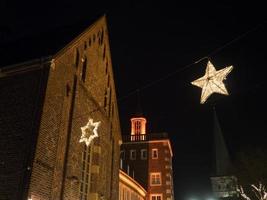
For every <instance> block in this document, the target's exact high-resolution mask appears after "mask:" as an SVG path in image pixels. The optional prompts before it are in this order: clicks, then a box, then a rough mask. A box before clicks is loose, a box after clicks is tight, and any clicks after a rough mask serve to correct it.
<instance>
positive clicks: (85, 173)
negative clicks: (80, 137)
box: [80, 145, 91, 199]
mask: <svg viewBox="0 0 267 200" xmlns="http://www.w3.org/2000/svg"><path fill="white" fill-rule="evenodd" d="M81 167H82V176H81V181H80V199H87V196H88V194H89V190H90V187H89V186H90V181H91V180H90V178H91V177H90V167H91V146H89V147H87V146H86V145H84V150H83V153H82V165H81Z"/></svg>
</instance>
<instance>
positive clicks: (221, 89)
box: [191, 61, 233, 104]
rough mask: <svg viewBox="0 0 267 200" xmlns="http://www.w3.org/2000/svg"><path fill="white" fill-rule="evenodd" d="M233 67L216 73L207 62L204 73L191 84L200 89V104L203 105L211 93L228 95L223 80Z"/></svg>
mask: <svg viewBox="0 0 267 200" xmlns="http://www.w3.org/2000/svg"><path fill="white" fill-rule="evenodd" d="M232 69H233V66H229V67H225V68H223V69H221V70H219V71H216V69H215V67H214V66H213V64H212V63H211V62H210V61H208V64H207V68H206V73H205V75H204V76H203V77H201V78H199V79H197V80H195V81H193V82H191V83H192V85H195V86H197V87H200V88H202V93H201V99H200V103H201V104H203V103H205V102H206V100H207V99H208V98H209V96H210V95H211V94H212V93H219V94H224V95H228V92H227V90H226V88H225V85H224V83H223V80H225V79H226V76H227V75H228V74H229V73H230V72H231V71H232Z"/></svg>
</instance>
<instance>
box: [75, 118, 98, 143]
mask: <svg viewBox="0 0 267 200" xmlns="http://www.w3.org/2000/svg"><path fill="white" fill-rule="evenodd" d="M99 125H100V122H93V119H91V118H89V120H88V122H87V124H86V125H85V126H83V127H81V130H82V136H81V138H80V141H79V142H80V143H81V142H85V144H86V146H89V145H90V143H91V142H92V140H93V139H94V138H96V137H98V133H97V129H98V127H99Z"/></svg>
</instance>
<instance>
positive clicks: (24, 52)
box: [0, 16, 168, 200]
mask: <svg viewBox="0 0 267 200" xmlns="http://www.w3.org/2000/svg"><path fill="white" fill-rule="evenodd" d="M89 25H90V23H89ZM73 30H75V31H73ZM79 31H81V32H79ZM78 33H79V34H78ZM2 46H4V48H5V49H4V51H3V52H2V53H3V54H2V55H1V56H3V58H5V59H6V61H5V62H4V61H3V60H2V61H1V62H2V64H1V68H0V69H1V70H0V96H1V98H0V199H1V200H26V199H27V200H30V199H31V200H60V199H80V200H88V199H90V200H96V199H112V200H113V199H114V200H115V199H118V187H119V180H118V179H119V178H118V177H119V176H118V174H119V152H120V141H121V133H120V125H119V116H118V108H117V100H116V93H115V85H114V80H113V72H112V62H111V55H110V48H109V38H108V30H107V21H106V17H105V16H103V17H101V18H99V19H98V20H96V21H94V23H92V24H91V25H90V26H89V27H88V22H86V23H85V25H81V24H79V27H78V28H77V27H66V29H60V30H58V31H53V32H52V33H48V32H47V33H44V34H42V35H39V36H38V35H37V36H36V37H32V38H26V39H25V41H19V42H16V43H14V44H10V43H9V44H7V45H6V46H5V44H3V45H2ZM25 47H27V48H25ZM13 50H17V52H18V54H15V53H12V51H13ZM10 55H12V56H10ZM8 56H9V57H8ZM33 58H37V59H33ZM14 60H15V61H16V63H18V64H15V65H14V63H12V62H14ZM25 60H29V61H27V62H18V61H25ZM3 63H4V64H3ZM6 64H8V66H7V67H3V65H6ZM88 118H91V119H93V120H94V122H101V124H100V126H99V128H98V130H97V131H98V137H96V138H95V139H94V140H93V141H92V142H91V143H90V145H88V146H87V145H86V144H85V143H84V142H80V138H81V135H82V132H81V127H83V126H85V125H86V124H87V122H88ZM166 144H167V147H168V142H167V143H166ZM159 156H160V154H159Z"/></svg>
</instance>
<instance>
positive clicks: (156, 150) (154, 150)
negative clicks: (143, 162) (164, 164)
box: [151, 149, 159, 159]
mask: <svg viewBox="0 0 267 200" xmlns="http://www.w3.org/2000/svg"><path fill="white" fill-rule="evenodd" d="M154 152H157V153H156V155H157V156H156V157H155V156H154ZM151 157H152V159H158V158H159V151H158V149H152V156H151Z"/></svg>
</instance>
